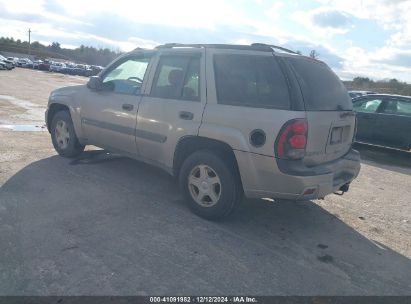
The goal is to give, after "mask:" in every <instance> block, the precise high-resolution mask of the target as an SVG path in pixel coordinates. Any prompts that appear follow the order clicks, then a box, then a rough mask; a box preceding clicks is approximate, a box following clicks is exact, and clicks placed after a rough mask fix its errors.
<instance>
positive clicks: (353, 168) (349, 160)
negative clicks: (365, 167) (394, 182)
mask: <svg viewBox="0 0 411 304" xmlns="http://www.w3.org/2000/svg"><path fill="white" fill-rule="evenodd" d="M234 152H235V155H236V158H237V162H238V165H239V169H240V174H241V180H242V183H243V188H244V193H245V195H246V196H247V197H249V198H262V197H270V198H278V199H292V200H307V199H317V198H323V197H325V196H326V195H328V194H331V193H334V192H336V191H338V190H339V189H340V188H341V186H343V185H345V184H349V183H350V182H351V181H352V180H353V179H355V178H356V177H357V176H358V173H359V171H360V166H361V165H360V154H359V153H358V152H357V151H355V150H353V149H351V150H350V151H349V152H348V153H347V154H346V155H345V156H343V157H341V158H339V159H337V160H335V161H332V162H329V163H326V164H322V165H319V166H316V167H306V166H305V165H304V164H303V163H302V162H295V161H294V162H290V161H282V160H278V159H276V158H274V157H268V156H263V155H258V154H253V153H248V152H241V151H234ZM307 190H310V191H308V192H311V193H309V194H304V193H305V192H306V191H307Z"/></svg>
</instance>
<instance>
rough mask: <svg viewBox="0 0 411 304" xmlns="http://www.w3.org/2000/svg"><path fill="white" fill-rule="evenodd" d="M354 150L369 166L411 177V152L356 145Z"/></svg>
mask: <svg viewBox="0 0 411 304" xmlns="http://www.w3.org/2000/svg"><path fill="white" fill-rule="evenodd" d="M354 148H355V149H356V150H358V151H359V152H360V154H361V161H362V162H363V163H365V164H367V165H370V166H375V167H379V168H381V169H386V170H390V171H394V172H398V173H403V174H408V175H411V152H406V151H399V150H393V149H388V148H382V147H377V146H372V145H366V144H359V143H356V144H355V145H354Z"/></svg>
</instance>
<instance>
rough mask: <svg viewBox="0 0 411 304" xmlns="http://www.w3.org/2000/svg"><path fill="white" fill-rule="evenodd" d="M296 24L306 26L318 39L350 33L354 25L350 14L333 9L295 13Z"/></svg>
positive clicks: (317, 9) (326, 8)
mask: <svg viewBox="0 0 411 304" xmlns="http://www.w3.org/2000/svg"><path fill="white" fill-rule="evenodd" d="M292 18H293V20H294V21H295V22H298V23H300V24H302V25H304V26H305V27H306V28H307V29H309V30H311V33H313V34H314V35H315V36H318V37H324V36H325V37H332V36H334V35H336V34H345V33H347V32H349V31H350V30H351V29H352V27H353V25H352V21H351V16H350V15H349V14H348V13H345V12H341V11H338V10H335V9H334V8H332V7H319V8H316V9H313V10H309V11H297V12H294V13H293V15H292Z"/></svg>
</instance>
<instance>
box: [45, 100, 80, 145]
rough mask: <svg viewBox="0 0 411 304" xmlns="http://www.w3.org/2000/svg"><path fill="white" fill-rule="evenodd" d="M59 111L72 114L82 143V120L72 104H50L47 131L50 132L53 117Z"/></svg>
mask: <svg viewBox="0 0 411 304" xmlns="http://www.w3.org/2000/svg"><path fill="white" fill-rule="evenodd" d="M59 111H67V112H68V113H69V114H70V118H71V121H72V122H73V126H74V131H75V132H76V135H77V137H78V139H79V140H80V142H82V138H83V136H82V135H83V133H82V128H81V118H80V114H79V113H78V111H76V108H75V107H73V106H72V105H70V104H67V103H65V102H53V103H50V104H49V107H48V110H47V117H46V125H47V129H48V131H49V132H50V127H51V122H52V120H53V116H54V115H55V114H56V113H57V112H59Z"/></svg>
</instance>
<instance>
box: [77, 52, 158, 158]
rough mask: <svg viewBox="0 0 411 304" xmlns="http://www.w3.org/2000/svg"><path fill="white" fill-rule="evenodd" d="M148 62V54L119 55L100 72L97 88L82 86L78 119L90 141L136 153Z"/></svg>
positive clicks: (117, 149) (109, 147)
mask: <svg viewBox="0 0 411 304" xmlns="http://www.w3.org/2000/svg"><path fill="white" fill-rule="evenodd" d="M149 62H150V56H149V55H148V54H139V55H132V56H128V57H124V58H121V59H119V60H117V61H116V62H114V63H113V64H112V66H111V67H109V68H108V70H107V71H106V72H104V73H103V75H102V76H101V78H102V88H101V89H100V90H90V89H88V90H86V93H85V94H84V96H83V97H84V98H83V102H82V110H81V122H82V127H83V132H84V134H85V137H86V138H87V140H88V142H89V143H90V144H95V145H97V146H100V147H106V148H108V149H112V150H113V151H122V152H127V153H131V154H137V147H136V142H135V128H136V122H137V111H138V106H139V103H140V101H141V96H142V95H141V91H142V88H143V84H144V79H145V74H146V70H147V69H148V65H149Z"/></svg>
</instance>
